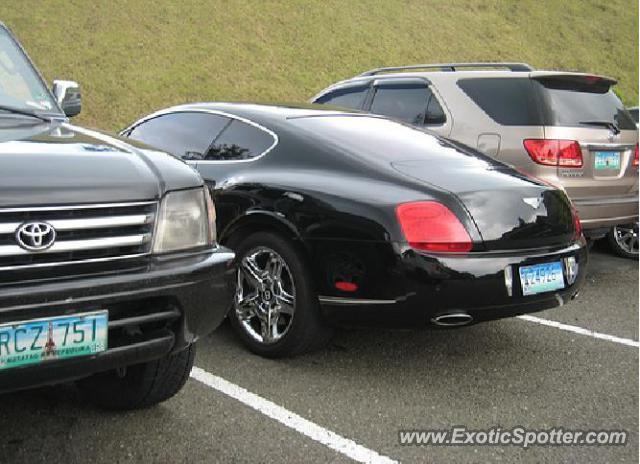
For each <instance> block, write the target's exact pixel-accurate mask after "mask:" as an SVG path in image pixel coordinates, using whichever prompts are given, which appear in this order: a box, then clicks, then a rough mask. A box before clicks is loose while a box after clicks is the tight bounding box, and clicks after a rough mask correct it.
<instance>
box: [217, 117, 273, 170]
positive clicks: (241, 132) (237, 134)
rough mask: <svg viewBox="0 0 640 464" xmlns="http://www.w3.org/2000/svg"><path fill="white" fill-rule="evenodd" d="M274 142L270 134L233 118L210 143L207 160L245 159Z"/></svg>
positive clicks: (258, 153) (262, 150)
mask: <svg viewBox="0 0 640 464" xmlns="http://www.w3.org/2000/svg"><path fill="white" fill-rule="evenodd" d="M273 143H274V139H273V137H272V136H271V134H269V133H267V132H265V131H263V130H262V129H258V128H257V127H254V126H252V125H249V124H246V123H244V122H242V121H237V120H234V121H232V122H231V124H230V125H229V127H227V128H226V129H225V130H224V132H222V134H220V136H219V137H218V138H217V139H216V141H215V142H214V143H213V144H212V145H211V147H210V148H209V151H208V152H207V155H206V157H205V159H207V160H212V161H215V160H245V159H251V158H254V157H256V156H259V155H261V154H262V153H263V152H265V151H266V150H267V149H269V148H270V147H271V146H272V145H273Z"/></svg>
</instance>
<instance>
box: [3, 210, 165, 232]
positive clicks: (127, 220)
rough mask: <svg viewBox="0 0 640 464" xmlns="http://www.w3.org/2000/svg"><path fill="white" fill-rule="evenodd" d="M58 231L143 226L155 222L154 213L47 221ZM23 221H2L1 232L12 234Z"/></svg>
mask: <svg viewBox="0 0 640 464" xmlns="http://www.w3.org/2000/svg"><path fill="white" fill-rule="evenodd" d="M47 222H48V223H49V224H51V225H52V226H53V228H54V229H56V231H61V230H86V229H104V228H110V227H126V226H141V225H144V224H151V222H153V214H139V215H133V216H111V217H108V216H107V217H100V218H92V219H54V220H52V221H47ZM22 224H23V223H21V222H7V223H0V234H12V233H15V231H16V230H17V229H18V227H20V226H21V225H22Z"/></svg>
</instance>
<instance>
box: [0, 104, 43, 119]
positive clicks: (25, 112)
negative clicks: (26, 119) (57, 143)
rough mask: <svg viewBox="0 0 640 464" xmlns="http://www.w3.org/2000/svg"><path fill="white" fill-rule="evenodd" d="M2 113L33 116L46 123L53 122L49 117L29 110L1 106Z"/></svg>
mask: <svg viewBox="0 0 640 464" xmlns="http://www.w3.org/2000/svg"><path fill="white" fill-rule="evenodd" d="M0 111H6V112H8V113H13V114H21V115H23V116H31V117H32V118H38V119H40V120H41V121H44V122H51V121H52V120H53V119H52V118H50V117H48V116H43V115H41V114H38V113H36V112H35V111H32V110H30V109H27V108H16V107H14V106H4V105H0Z"/></svg>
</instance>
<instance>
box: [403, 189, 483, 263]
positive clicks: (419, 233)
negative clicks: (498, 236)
mask: <svg viewBox="0 0 640 464" xmlns="http://www.w3.org/2000/svg"><path fill="white" fill-rule="evenodd" d="M396 214H397V216H398V221H399V222H400V227H401V228H402V232H403V233H404V236H405V238H406V239H407V242H409V246H411V248H414V249H416V250H425V251H435V252H454V253H455V252H457V253H464V252H468V251H470V250H471V248H472V247H473V243H472V242H471V238H470V237H469V234H468V232H467V230H466V229H465V228H464V226H463V225H462V223H461V222H460V220H459V219H458V218H457V217H456V215H455V214H453V212H452V211H451V210H450V209H449V208H447V207H446V206H444V205H443V204H442V203H438V202H436V201H418V202H413V203H403V204H401V205H398V207H397V208H396Z"/></svg>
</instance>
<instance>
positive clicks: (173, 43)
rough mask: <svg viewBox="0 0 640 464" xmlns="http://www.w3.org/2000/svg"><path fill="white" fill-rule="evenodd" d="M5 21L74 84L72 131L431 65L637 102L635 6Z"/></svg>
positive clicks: (61, 2)
mask: <svg viewBox="0 0 640 464" xmlns="http://www.w3.org/2000/svg"><path fill="white" fill-rule="evenodd" d="M0 20H2V21H4V22H5V23H6V24H7V25H8V26H9V27H10V28H11V29H12V30H13V31H14V32H15V33H16V34H17V36H18V37H19V39H20V40H21V41H22V43H23V44H24V46H25V48H26V49H27V51H28V52H29V53H30V55H31V57H32V58H33V59H34V61H35V62H36V63H37V65H38V66H39V68H40V69H41V71H42V72H43V73H44V75H45V77H46V78H47V79H48V80H51V79H53V78H66V79H74V80H77V81H79V82H80V83H81V85H82V88H83V97H84V111H83V114H82V115H80V116H79V117H78V118H77V122H78V123H82V124H86V125H89V126H94V127H100V128H103V129H107V130H116V129H119V128H121V127H122V126H124V125H125V124H127V123H128V122H131V121H132V120H134V119H135V118H137V117H139V116H142V115H144V114H147V113H149V112H151V111H153V110H156V109H159V108H163V107H166V106H169V105H172V104H177V103H183V102H188V101H195V100H255V101H289V102H294V101H305V100H307V99H308V98H309V97H310V96H312V95H313V94H315V93H316V92H317V91H318V90H320V89H322V88H324V87H325V86H327V85H328V84H330V83H332V82H335V81H336V80H339V79H343V78H347V77H350V76H352V75H354V74H356V73H359V72H362V71H364V70H366V69H369V68H372V67H377V66H383V65H398V64H409V63H426V62H446V61H489V60H501V61H507V60H508V61H525V62H528V63H530V64H532V65H533V66H535V67H538V68H546V69H565V70H576V71H588V72H594V73H602V74H606V75H610V76H613V77H615V78H617V79H618V80H619V82H620V83H619V85H618V86H617V87H616V91H617V92H618V93H619V95H620V96H621V98H622V99H623V100H624V102H625V103H626V104H628V105H631V104H637V101H638V86H637V83H638V3H637V2H635V1H632V0H608V1H607V2H603V1H600V0H589V1H586V0H584V1H579V0H564V1H560V0H521V1H507V0H502V1H500V0H493V1H480V0H436V1H426V0H366V1H365V0H324V1H320V0H307V1H303V0H279V1H275V0H274V1H271V0H242V1H241V0H228V1H224V0H172V1H169V0H166V1H161V0H158V1H150V0H108V1H107V0H104V1H102V0H86V1H83V0H58V1H53V0H47V1H44V0H8V1H3V2H1V3H0Z"/></svg>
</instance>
